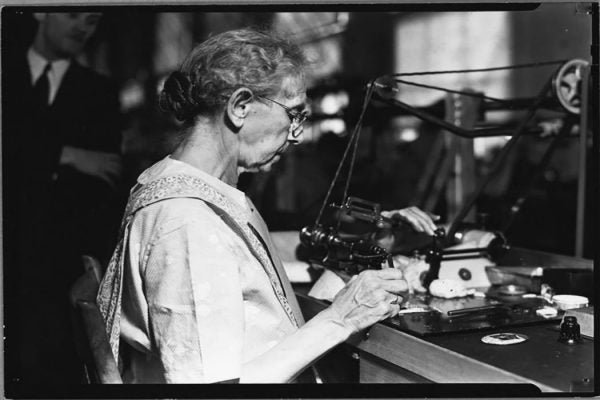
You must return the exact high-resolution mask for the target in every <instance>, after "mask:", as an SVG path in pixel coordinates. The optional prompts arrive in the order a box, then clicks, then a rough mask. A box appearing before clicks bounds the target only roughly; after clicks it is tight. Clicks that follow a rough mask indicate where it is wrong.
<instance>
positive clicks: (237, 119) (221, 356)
mask: <svg viewBox="0 0 600 400" xmlns="http://www.w3.org/2000/svg"><path fill="white" fill-rule="evenodd" d="M306 65H307V63H306V60H305V57H304V55H303V53H302V51H301V49H300V48H299V47H298V46H296V45H294V44H292V43H290V42H288V41H287V40H285V39H282V38H280V37H277V36H276V35H274V34H270V33H264V32H259V31H255V30H250V29H241V30H235V31H229V32H225V33H221V34H218V35H215V36H212V37H211V38H209V39H208V40H206V41H205V42H204V43H202V44H199V45H198V46H196V47H195V48H194V49H193V50H192V51H191V53H190V54H189V55H188V56H187V58H186V59H185V60H184V62H183V64H182V66H181V68H180V69H179V70H178V71H175V72H173V73H172V74H171V75H170V76H169V78H168V79H167V80H166V82H165V84H164V89H163V91H162V96H161V105H162V107H163V108H164V109H166V110H168V111H170V112H172V113H173V114H174V116H175V117H176V118H177V119H178V120H180V121H182V122H183V125H182V129H181V131H180V132H179V134H178V139H179V145H178V146H177V148H176V149H175V151H174V152H173V153H172V154H170V155H169V156H167V157H165V158H164V159H162V160H161V161H159V162H158V163H156V164H154V165H153V166H151V167H150V168H148V169H147V170H145V171H144V172H143V173H142V174H141V175H140V176H139V178H138V180H137V184H136V185H135V186H134V187H133V189H132V190H131V194H130V198H129V201H128V205H127V208H126V211H125V214H124V217H123V221H122V229H121V232H122V235H121V237H120V240H119V243H118V245H117V247H116V249H115V251H114V253H113V257H112V259H111V261H110V264H109V266H108V268H107V271H106V274H105V276H104V278H103V280H102V282H101V285H100V290H99V293H98V297H97V303H98V306H99V308H100V311H101V313H102V315H103V318H104V321H105V324H106V330H107V334H108V336H109V340H110V344H111V347H112V351H113V355H114V357H115V360H116V361H117V362H119V364H120V365H121V366H122V368H123V378H124V382H126V383H208V382H241V383H246V382H261V383H285V382H314V376H311V371H312V369H311V368H309V367H310V366H311V365H312V364H313V363H314V362H315V361H316V360H317V359H318V358H319V357H320V356H322V355H323V354H325V353H326V352H327V351H329V350H330V349H332V348H333V347H334V346H335V345H337V344H339V343H341V342H343V341H344V340H346V339H347V338H348V337H349V336H350V335H351V334H353V333H356V332H358V331H360V330H362V329H364V328H366V327H368V326H370V325H372V324H374V323H376V322H378V321H380V320H383V319H385V318H388V317H391V316H393V315H395V314H397V313H398V311H399V299H400V294H401V293H404V292H405V291H406V289H407V286H406V282H405V281H404V280H403V279H402V272H401V271H400V270H398V269H394V268H387V269H382V270H370V271H365V272H363V273H361V274H359V275H357V276H355V277H354V278H353V279H352V280H350V282H349V283H348V284H347V285H346V286H345V288H344V289H342V290H341V292H340V293H339V294H338V295H337V296H336V297H335V299H334V301H333V303H332V304H331V306H330V307H328V308H327V309H325V310H324V311H322V312H321V313H319V314H317V315H316V316H315V317H313V318H312V319H311V320H310V321H308V322H306V323H305V322H304V320H303V316H302V314H301V312H300V309H299V306H298V303H297V300H296V298H295V295H294V292H293V290H292V288H291V286H290V283H289V280H288V278H287V276H286V273H285V270H284V268H283V267H282V265H281V261H280V259H279V257H278V255H277V253H276V252H275V251H274V248H273V244H272V241H271V237H270V235H269V232H268V229H267V226H266V225H265V223H264V221H263V219H262V218H261V216H260V215H259V213H258V212H257V210H256V207H255V206H254V205H253V204H252V202H251V201H250V199H249V198H248V197H247V196H246V195H245V193H243V192H241V191H240V190H238V189H237V188H236V185H237V182H238V178H239V175H240V173H242V172H256V171H262V170H266V169H268V168H270V166H271V165H272V164H273V163H275V162H277V160H279V158H280V157H281V155H282V154H283V153H284V152H285V150H286V149H287V148H288V147H289V146H290V145H293V144H296V143H298V142H299V141H300V140H301V139H302V130H303V128H302V124H303V122H304V121H305V119H306V118H307V114H306V111H305V107H306V80H305V68H306ZM419 211H420V210H419ZM403 217H404V218H406V219H407V220H409V221H410V222H411V223H412V224H413V225H414V226H415V227H416V228H417V229H420V230H423V231H427V232H429V233H430V234H431V233H433V230H434V229H435V225H434V223H433V222H432V220H431V219H430V218H429V217H428V216H427V215H426V214H425V213H422V212H419V213H417V212H415V210H413V209H411V210H409V211H407V212H405V213H404V214H403Z"/></svg>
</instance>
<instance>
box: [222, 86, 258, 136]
mask: <svg viewBox="0 0 600 400" xmlns="http://www.w3.org/2000/svg"><path fill="white" fill-rule="evenodd" d="M253 97H254V96H253V94H252V91H251V90H250V89H248V88H239V89H237V90H236V91H235V92H233V93H232V94H231V96H229V101H228V102H227V108H226V114H227V118H228V119H229V121H230V122H231V124H233V126H235V127H236V128H237V129H240V128H241V127H242V126H243V125H244V120H245V119H246V117H247V116H248V114H249V112H250V108H249V104H250V103H251V102H252V99H253Z"/></svg>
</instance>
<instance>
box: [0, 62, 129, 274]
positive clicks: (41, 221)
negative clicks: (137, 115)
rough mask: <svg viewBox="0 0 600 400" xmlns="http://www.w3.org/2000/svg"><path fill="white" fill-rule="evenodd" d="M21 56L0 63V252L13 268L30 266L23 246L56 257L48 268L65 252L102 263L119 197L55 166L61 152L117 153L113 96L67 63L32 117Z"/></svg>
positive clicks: (104, 83)
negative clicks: (51, 95) (1, 228)
mask: <svg viewBox="0 0 600 400" xmlns="http://www.w3.org/2000/svg"><path fill="white" fill-rule="evenodd" d="M25 54H26V53H25V51H21V52H20V53H19V54H8V55H6V54H5V55H4V57H3V71H2V109H3V121H2V128H3V129H2V136H3V155H2V158H3V176H4V183H3V186H4V187H3V196H4V204H5V207H4V216H5V219H4V221H5V229H6V233H7V236H8V237H7V241H8V243H6V242H5V245H7V246H9V247H10V248H11V249H12V246H15V247H14V248H15V251H17V253H18V254H17V255H15V257H16V259H14V261H15V262H16V263H17V264H21V265H23V264H25V265H29V264H32V263H34V262H35V261H33V260H29V259H28V255H27V254H28V252H31V246H34V247H35V248H36V249H38V250H41V251H42V252H46V253H52V252H54V253H56V254H57V255H56V257H55V260H54V263H60V262H61V260H60V258H61V257H62V256H63V255H64V251H67V250H68V251H71V252H72V254H73V257H72V259H73V260H75V259H76V258H75V257H76V254H79V253H91V254H93V255H96V256H98V257H100V258H104V257H105V254H102V253H103V252H109V251H110V250H109V249H108V248H109V247H110V243H108V244H107V243H105V241H106V235H107V234H109V232H111V231H112V230H114V229H116V228H114V227H115V226H118V220H119V218H120V213H121V211H120V210H119V195H120V193H118V192H115V190H114V188H111V187H110V186H109V185H108V184H107V183H105V182H104V181H102V180H101V179H98V178H95V177H93V176H91V175H86V174H82V173H80V172H78V171H76V170H75V169H73V168H70V167H66V166H61V165H60V164H59V160H60V154H61V151H62V148H63V146H74V147H79V148H83V149H88V150H98V151H104V152H113V153H119V148H120V142H121V119H120V114H119V102H118V92H117V90H116V87H115V86H114V85H112V84H111V82H110V81H109V80H108V79H107V78H106V77H103V76H101V75H100V74H98V73H96V72H94V71H92V70H90V69H89V68H86V67H83V66H81V65H79V64H78V63H77V62H75V61H73V62H72V63H71V65H70V66H69V68H68V70H67V72H66V73H65V76H64V78H63V81H62V82H61V86H60V88H59V90H58V92H57V94H56V97H55V99H54V102H53V103H52V105H51V106H50V107H48V108H47V109H46V110H44V111H36V110H35V108H34V107H33V104H34V103H33V88H32V84H31V77H30V69H29V66H28V64H27V59H26V57H25ZM11 240H16V241H17V242H16V243H11V242H10V241H11ZM5 248H7V247H6V246H5ZM28 249H29V250H28ZM61 249H63V250H64V251H61ZM38 254H39V253H38ZM24 268H27V267H24ZM80 272H81V270H78V271H73V274H76V273H80Z"/></svg>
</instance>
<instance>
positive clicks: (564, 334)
mask: <svg viewBox="0 0 600 400" xmlns="http://www.w3.org/2000/svg"><path fill="white" fill-rule="evenodd" d="M558 341H559V342H561V343H566V344H576V343H579V342H581V332H580V327H579V324H578V323H577V318H576V317H574V316H572V315H567V316H566V317H565V318H564V320H563V323H562V324H560V336H559V337H558Z"/></svg>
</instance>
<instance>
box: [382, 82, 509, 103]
mask: <svg viewBox="0 0 600 400" xmlns="http://www.w3.org/2000/svg"><path fill="white" fill-rule="evenodd" d="M394 81H396V82H398V83H404V84H406V85H412V86H419V87H423V88H426V89H433V90H441V91H442V92H447V93H456V94H462V95H463V96H470V97H477V98H480V99H484V100H490V101H496V102H499V103H510V100H506V99H498V98H496V97H490V96H485V95H483V94H481V93H473V92H465V91H462V90H453V89H447V88H444V87H441V86H432V85H426V84H424V83H417V82H409V81H405V80H402V79H394ZM375 85H376V86H378V87H382V88H383V87H385V85H382V84H379V83H376V84H375ZM386 89H389V90H392V91H394V92H399V91H400V90H399V89H397V88H387V87H386Z"/></svg>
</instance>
